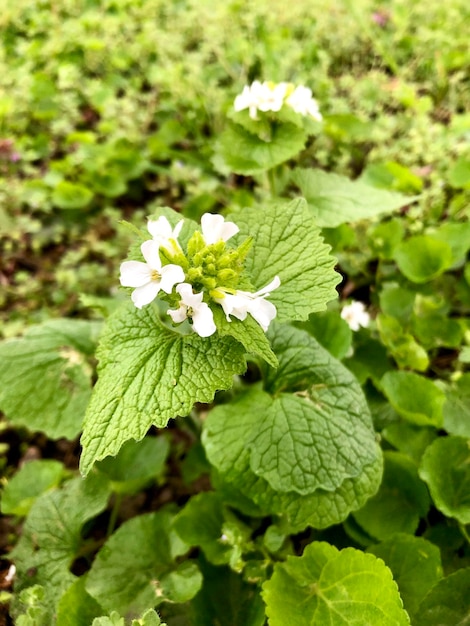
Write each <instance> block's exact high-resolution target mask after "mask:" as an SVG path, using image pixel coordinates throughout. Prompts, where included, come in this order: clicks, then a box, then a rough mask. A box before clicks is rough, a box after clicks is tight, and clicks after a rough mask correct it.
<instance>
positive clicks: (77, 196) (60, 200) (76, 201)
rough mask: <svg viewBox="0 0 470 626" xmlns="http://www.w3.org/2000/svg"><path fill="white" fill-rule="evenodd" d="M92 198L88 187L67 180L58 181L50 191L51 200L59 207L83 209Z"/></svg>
mask: <svg viewBox="0 0 470 626" xmlns="http://www.w3.org/2000/svg"><path fill="white" fill-rule="evenodd" d="M92 198H93V192H92V191H90V189H88V188H87V187H84V186H83V185H78V184H76V183H71V182H69V181H67V180H63V181H61V182H59V183H58V185H57V186H56V188H55V189H54V191H53V193H52V202H53V203H54V204H55V206H58V207H59V208H60V209H84V208H85V207H87V206H88V205H89V204H90V202H91V199H92Z"/></svg>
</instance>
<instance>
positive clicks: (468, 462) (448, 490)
mask: <svg viewBox="0 0 470 626" xmlns="http://www.w3.org/2000/svg"><path fill="white" fill-rule="evenodd" d="M419 475H420V476H421V478H422V479H423V480H424V481H425V482H426V484H427V485H428V487H429V491H430V492H431V496H432V499H433V500H434V504H435V505H436V507H437V508H438V509H439V510H440V511H442V512H443V513H444V514H445V515H448V516H449V517H455V519H457V520H458V521H459V522H460V523H461V524H470V445H469V440H468V439H465V438H464V437H454V436H451V437H439V438H438V439H436V440H435V441H434V443H432V444H431V445H430V446H429V448H428V449H427V450H426V452H425V453H424V455H423V458H422V460H421V466H420V469H419Z"/></svg>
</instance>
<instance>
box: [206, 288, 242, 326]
mask: <svg viewBox="0 0 470 626" xmlns="http://www.w3.org/2000/svg"><path fill="white" fill-rule="evenodd" d="M214 300H215V302H217V303H218V304H220V306H221V307H222V309H223V311H224V313H225V317H226V318H227V322H231V321H232V320H231V319H230V317H229V316H230V315H233V316H234V317H236V318H237V319H239V320H241V321H243V320H244V319H246V316H247V315H248V302H249V299H248V298H246V296H243V295H239V294H238V293H237V295H232V294H229V293H227V294H225V296H224V297H223V298H214Z"/></svg>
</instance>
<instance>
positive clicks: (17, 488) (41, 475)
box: [1, 460, 64, 516]
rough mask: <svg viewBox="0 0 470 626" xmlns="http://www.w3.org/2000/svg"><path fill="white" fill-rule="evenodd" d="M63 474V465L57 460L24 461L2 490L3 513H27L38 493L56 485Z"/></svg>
mask: <svg viewBox="0 0 470 626" xmlns="http://www.w3.org/2000/svg"><path fill="white" fill-rule="evenodd" d="M63 474H64V466H63V465H62V463H59V461H53V460H38V461H29V463H25V464H24V465H23V466H22V467H21V468H20V470H19V471H18V472H17V473H16V474H15V475H14V476H13V477H12V479H11V480H9V481H8V483H7V484H6V486H5V488H4V490H3V493H2V501H1V509H2V513H3V515H18V516H24V515H27V514H28V512H29V510H30V508H31V506H32V505H33V504H34V502H35V501H36V499H37V498H38V497H39V496H40V495H42V494H43V493H44V492H45V491H49V489H52V488H54V487H57V486H58V484H59V482H60V480H61V478H62V477H63Z"/></svg>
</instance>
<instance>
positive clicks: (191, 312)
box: [120, 213, 281, 337]
mask: <svg viewBox="0 0 470 626" xmlns="http://www.w3.org/2000/svg"><path fill="white" fill-rule="evenodd" d="M183 221H184V220H181V221H180V222H178V224H177V225H176V226H175V228H172V227H171V225H170V223H169V221H168V220H167V218H166V217H163V216H162V217H159V218H158V220H149V222H148V224H147V228H148V231H149V233H150V234H151V235H152V239H150V240H148V241H144V243H143V244H142V245H141V247H140V249H141V252H142V255H143V257H144V260H145V263H143V262H141V261H125V262H124V263H122V264H121V275H120V282H121V285H122V286H123V287H133V288H134V291H133V292H132V296H131V298H132V301H133V303H134V304H135V306H136V307H137V308H139V309H141V308H142V307H143V306H145V305H147V304H150V302H152V301H153V300H154V299H155V298H156V297H157V295H158V294H159V292H160V291H163V292H165V293H166V294H169V295H170V294H172V292H173V288H175V291H176V293H177V294H178V296H179V305H178V308H176V309H169V310H168V315H170V317H171V319H172V320H173V322H174V323H181V322H184V321H185V320H186V319H188V318H189V319H191V321H192V327H193V329H194V331H195V332H196V333H197V334H198V335H200V336H201V337H209V336H210V335H213V334H214V333H215V332H216V330H217V328H216V326H215V323H214V315H213V313H212V310H211V308H210V307H209V305H208V304H207V302H205V301H204V297H205V293H204V292H203V291H200V292H199V293H194V291H193V286H192V285H191V284H190V283H189V282H185V280H186V278H185V271H184V269H183V267H181V266H180V265H178V264H173V263H169V264H166V265H163V264H162V261H161V257H160V249H162V248H163V249H164V250H165V251H166V252H167V253H168V254H169V255H170V256H175V258H178V254H183V251H182V249H181V246H180V244H179V243H178V235H179V234H180V232H181V228H182V227H183ZM201 231H202V237H203V239H204V243H205V245H206V246H210V245H212V244H216V243H218V242H220V241H223V242H225V241H227V240H228V239H230V238H231V237H233V235H235V234H236V233H238V231H239V228H238V226H237V225H236V224H234V223H233V222H226V221H225V220H224V218H223V216H222V215H213V214H211V213H205V214H204V215H203V216H202V218H201ZM280 282H281V281H280V280H279V277H278V276H276V277H275V278H274V279H273V280H272V281H271V282H270V283H269V285H267V286H266V287H264V288H263V289H260V290H259V291H257V292H255V293H251V292H249V291H242V290H236V289H229V288H226V287H224V286H223V285H222V286H220V287H219V286H217V287H216V288H215V289H212V290H211V295H209V297H210V299H211V300H212V301H214V302H215V303H217V304H219V305H220V306H221V307H222V309H223V311H224V313H225V315H226V319H227V321H229V322H230V321H231V319H230V315H233V317H236V318H237V319H239V320H242V321H243V320H245V319H246V317H247V315H248V314H250V315H251V316H252V317H253V318H254V319H255V320H256V321H257V322H258V323H259V325H260V326H261V327H262V328H263V330H264V331H266V330H267V329H268V326H269V324H270V323H271V321H272V320H273V319H274V318H275V317H276V307H275V306H274V304H272V303H271V302H268V301H267V300H266V299H265V298H267V297H268V296H269V295H270V293H271V291H272V290H273V289H276V288H277V287H279V285H280Z"/></svg>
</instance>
